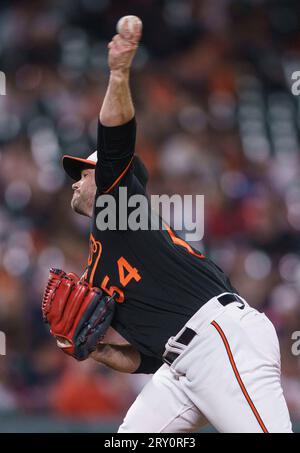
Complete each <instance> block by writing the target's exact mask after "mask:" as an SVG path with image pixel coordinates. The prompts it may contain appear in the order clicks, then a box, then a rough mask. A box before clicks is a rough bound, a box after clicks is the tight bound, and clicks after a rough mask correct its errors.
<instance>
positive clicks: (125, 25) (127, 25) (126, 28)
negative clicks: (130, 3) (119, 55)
mask: <svg viewBox="0 0 300 453" xmlns="http://www.w3.org/2000/svg"><path fill="white" fill-rule="evenodd" d="M136 27H138V30H139V31H140V32H141V31H142V27H143V23H142V21H141V19H140V18H139V17H137V16H123V17H121V19H120V20H119V21H118V23H117V32H118V33H119V35H121V36H122V38H124V39H130V38H131V35H133V34H134V31H135V30H137V28H136Z"/></svg>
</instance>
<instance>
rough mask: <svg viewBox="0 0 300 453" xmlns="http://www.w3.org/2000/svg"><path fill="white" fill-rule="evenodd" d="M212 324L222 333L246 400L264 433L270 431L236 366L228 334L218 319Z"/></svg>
mask: <svg viewBox="0 0 300 453" xmlns="http://www.w3.org/2000/svg"><path fill="white" fill-rule="evenodd" d="M211 324H212V325H213V326H214V328H215V329H217V331H218V332H219V334H220V337H221V338H222V341H223V343H224V346H225V348H226V351H227V355H228V358H229V360H230V364H231V366H232V369H233V372H234V374H235V377H236V379H237V381H238V383H239V386H240V388H241V390H242V392H243V394H244V396H245V398H246V400H247V402H248V404H249V406H250V407H251V410H252V412H253V414H254V416H255V418H256V420H257V421H258V423H259V425H260V427H261V429H262V430H263V432H264V433H268V430H267V428H266V426H265V424H264V422H263V421H262V419H261V417H260V415H259V413H258V410H257V409H256V407H255V405H254V403H253V401H252V400H251V398H250V396H249V393H248V392H247V390H246V387H245V385H244V383H243V381H242V378H241V376H240V373H239V371H238V369H237V366H236V364H235V361H234V358H233V355H232V352H231V349H230V346H229V343H228V340H227V338H226V336H225V334H224V332H223V330H222V329H221V327H220V326H219V324H218V323H216V321H213V322H212V323H211Z"/></svg>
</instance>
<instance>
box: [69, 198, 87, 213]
mask: <svg viewBox="0 0 300 453" xmlns="http://www.w3.org/2000/svg"><path fill="white" fill-rule="evenodd" d="M78 201H79V200H76V199H72V201H71V208H72V210H73V211H74V212H76V214H81V215H86V214H85V212H84V211H83V210H82V209H81V208H80V203H78Z"/></svg>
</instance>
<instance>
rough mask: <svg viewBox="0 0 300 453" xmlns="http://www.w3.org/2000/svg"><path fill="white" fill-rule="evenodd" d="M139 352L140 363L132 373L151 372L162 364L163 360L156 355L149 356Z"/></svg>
mask: <svg viewBox="0 0 300 453" xmlns="http://www.w3.org/2000/svg"><path fill="white" fill-rule="evenodd" d="M140 354H141V363H140V366H139V367H138V369H137V370H135V371H134V372H133V373H132V374H153V373H155V372H156V371H157V370H158V368H160V367H161V366H162V365H163V361H162V360H160V359H157V358H156V357H150V356H149V355H146V354H143V353H140Z"/></svg>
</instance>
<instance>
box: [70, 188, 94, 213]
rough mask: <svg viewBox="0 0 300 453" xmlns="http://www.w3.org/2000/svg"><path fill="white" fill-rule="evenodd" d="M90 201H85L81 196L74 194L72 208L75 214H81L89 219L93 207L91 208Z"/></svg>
mask: <svg viewBox="0 0 300 453" xmlns="http://www.w3.org/2000/svg"><path fill="white" fill-rule="evenodd" d="M90 204H91V203H90V200H83V199H82V197H81V196H80V195H76V194H75V193H74V195H73V198H72V200H71V208H72V209H73V211H74V212H76V213H77V214H81V215H84V216H87V217H90V216H91V215H90V211H91V206H90Z"/></svg>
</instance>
